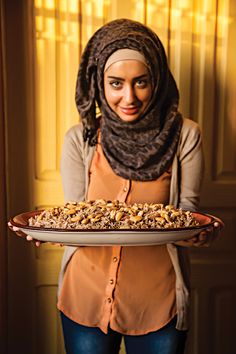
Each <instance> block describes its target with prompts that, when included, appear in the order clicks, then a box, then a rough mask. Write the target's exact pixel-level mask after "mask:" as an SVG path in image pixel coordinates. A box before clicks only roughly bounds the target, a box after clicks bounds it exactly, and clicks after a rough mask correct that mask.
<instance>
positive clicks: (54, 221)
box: [28, 199, 199, 230]
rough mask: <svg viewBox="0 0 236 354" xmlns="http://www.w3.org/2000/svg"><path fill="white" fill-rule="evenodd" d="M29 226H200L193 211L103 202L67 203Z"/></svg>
mask: <svg viewBox="0 0 236 354" xmlns="http://www.w3.org/2000/svg"><path fill="white" fill-rule="evenodd" d="M28 225H29V226H33V227H39V228H53V229H70V230H76V229H109V230H118V229H173V228H174V229H177V228H185V227H194V226H198V225H199V222H198V221H197V220H196V219H195V218H194V216H193V214H192V212H191V211H184V210H182V209H176V208H175V207H174V206H173V205H166V206H165V205H163V204H158V203H157V204H155V203H151V204H148V203H134V204H130V205H129V204H126V203H125V202H120V201H118V200H113V201H106V200H104V199H98V200H88V201H80V202H68V203H66V204H65V205H64V206H56V207H53V208H50V209H47V210H43V211H42V212H40V213H39V214H36V215H34V216H32V217H31V218H29V220H28Z"/></svg>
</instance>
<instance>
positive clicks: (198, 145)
mask: <svg viewBox="0 0 236 354" xmlns="http://www.w3.org/2000/svg"><path fill="white" fill-rule="evenodd" d="M178 170H179V184H180V185H179V207H180V208H183V209H186V210H192V211H195V210H197V209H198V207H199V200H200V189H201V184H202V179H203V172H204V158H203V149H202V137H201V131H200V128H199V126H198V124H197V123H195V122H193V121H191V120H189V119H185V129H184V132H183V134H182V135H181V141H180V152H179V169H178Z"/></svg>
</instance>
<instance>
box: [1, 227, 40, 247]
mask: <svg viewBox="0 0 236 354" xmlns="http://www.w3.org/2000/svg"><path fill="white" fill-rule="evenodd" d="M7 225H8V227H9V229H10V230H11V231H14V232H15V233H16V234H17V235H18V236H20V237H23V238H25V239H26V240H27V241H34V244H35V246H37V247H39V246H40V245H41V243H42V242H41V241H38V240H35V239H33V237H31V236H29V235H27V234H25V233H24V232H22V231H21V230H20V229H19V228H18V227H16V226H13V225H12V224H11V223H10V221H9V222H8V224H7Z"/></svg>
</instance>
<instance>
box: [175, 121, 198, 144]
mask: <svg viewBox="0 0 236 354" xmlns="http://www.w3.org/2000/svg"><path fill="white" fill-rule="evenodd" d="M200 137H201V128H200V126H199V124H198V123H196V122H195V121H193V120H192V119H189V118H183V126H182V130H181V138H180V140H181V141H182V142H183V141H186V139H189V138H191V139H199V138H200ZM181 141H180V142H181Z"/></svg>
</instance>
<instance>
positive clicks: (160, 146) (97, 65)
mask: <svg viewBox="0 0 236 354" xmlns="http://www.w3.org/2000/svg"><path fill="white" fill-rule="evenodd" d="M122 48H129V49H133V50H137V51H139V52H141V53H142V54H143V55H144V57H145V58H146V61H147V65H148V67H149V70H150V71H151V75H150V76H151V80H152V87H153V93H152V98H151V101H150V103H149V105H148V107H147V109H146V111H145V112H144V113H143V114H142V115H141V116H140V117H139V118H138V119H136V120H135V121H133V122H124V121H123V120H122V119H121V118H120V117H119V116H118V115H117V114H116V113H115V112H114V111H113V110H112V109H111V108H110V107H109V105H108V104H107V101H106V99H105V95H104V67H105V64H106V61H107V59H108V58H109V56H110V55H111V54H112V53H113V52H115V51H116V50H118V49H122ZM178 102H179V94H178V90H177V87H176V83H175V80H174V79H173V76H172V75H171V73H170V70H169V68H168V64H167V58H166V55H165V51H164V48H163V45H162V43H161V41H160V40H159V38H158V37H157V35H156V34H155V33H154V32H153V31H152V30H151V29H149V28H148V27H146V26H144V25H142V24H141V23H139V22H136V21H132V20H128V19H118V20H114V21H112V22H109V23H108V24H106V25H104V26H103V27H101V28H100V29H99V30H98V31H97V32H95V34H94V35H93V36H92V37H91V39H90V40H89V42H88V44H87V46H86V48H85V50H84V52H83V55H82V58H81V63H80V68H79V73H78V79H77V86H76V104H77V108H78V111H79V113H80V116H81V119H82V123H83V128H84V140H85V141H86V140H88V142H89V144H90V145H95V144H96V142H97V129H98V126H99V121H100V120H98V119H96V103H97V104H98V106H99V108H100V110H101V114H102V118H101V124H100V127H101V144H102V149H103V152H104V154H105V156H106V158H107V160H108V162H109V164H110V166H111V167H112V169H113V171H114V172H115V173H116V174H117V175H119V176H121V177H123V178H125V179H131V180H137V181H150V180H155V179H157V178H158V177H159V176H160V175H161V174H162V173H163V172H164V171H166V170H167V169H168V167H169V166H170V165H171V163H172V161H173V157H174V154H175V152H176V149H177V144H178V141H179V136H180V131H181V127H182V116H181V114H180V113H179V112H178Z"/></svg>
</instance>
